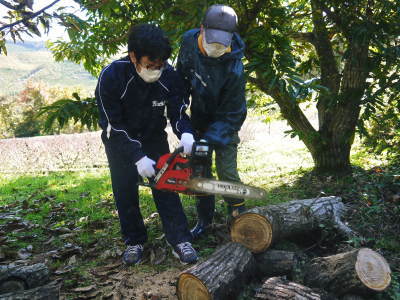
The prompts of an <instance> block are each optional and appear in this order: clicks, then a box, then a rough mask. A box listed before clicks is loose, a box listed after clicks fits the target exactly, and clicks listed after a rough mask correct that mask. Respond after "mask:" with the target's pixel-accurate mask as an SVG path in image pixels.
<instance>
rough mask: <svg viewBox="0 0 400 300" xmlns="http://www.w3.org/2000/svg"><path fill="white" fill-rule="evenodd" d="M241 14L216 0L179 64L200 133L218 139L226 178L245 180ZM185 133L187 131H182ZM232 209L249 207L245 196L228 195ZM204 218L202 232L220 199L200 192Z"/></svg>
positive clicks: (187, 37)
mask: <svg viewBox="0 0 400 300" xmlns="http://www.w3.org/2000/svg"><path fill="white" fill-rule="evenodd" d="M236 29H237V16H236V13H235V11H234V10H233V9H232V8H231V7H229V6H226V5H213V6H211V7H210V8H209V9H208V10H207V12H206V14H205V16H204V19H203V22H202V24H201V27H200V29H192V30H189V31H187V32H186V33H185V34H184V35H183V38H182V42H181V48H180V52H179V57H178V63H177V69H178V72H179V73H180V74H181V76H182V77H183V79H184V80H185V85H186V86H185V89H186V92H187V93H188V94H189V95H190V96H191V121H192V126H193V128H194V130H195V137H193V136H190V135H187V136H185V140H194V139H196V140H197V139H204V140H206V141H208V142H209V143H210V144H212V145H213V147H214V150H215V165H216V169H217V175H218V178H219V179H220V180H226V181H236V182H238V181H240V178H239V175H238V172H237V147H238V143H239V135H238V131H239V130H240V127H241V126H242V124H243V122H244V120H245V118H246V112H247V110H246V98H245V77H244V69H243V63H242V61H241V59H242V57H243V51H244V43H243V41H242V39H241V38H240V36H239V35H238V34H237V33H236ZM182 138H184V137H182ZM224 200H225V202H226V203H227V206H228V213H229V215H231V216H233V217H235V216H237V215H238V214H239V213H241V212H243V211H244V200H243V199H234V198H227V197H225V198H224ZM196 207H197V214H198V221H197V224H196V226H195V227H194V228H193V229H192V230H191V233H192V235H193V237H194V238H198V237H199V236H201V235H202V234H203V233H204V232H205V231H206V229H207V227H208V226H209V225H210V224H211V223H212V219H213V215H214V208H215V199H214V197H213V196H202V197H198V199H197V203H196Z"/></svg>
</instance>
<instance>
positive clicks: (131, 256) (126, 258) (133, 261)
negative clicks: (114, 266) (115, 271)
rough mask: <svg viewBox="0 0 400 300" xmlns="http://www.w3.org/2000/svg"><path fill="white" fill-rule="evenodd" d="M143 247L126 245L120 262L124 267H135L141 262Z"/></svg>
mask: <svg viewBox="0 0 400 300" xmlns="http://www.w3.org/2000/svg"><path fill="white" fill-rule="evenodd" d="M142 256H143V245H140V244H138V245H128V246H127V247H126V249H125V251H124V253H123V254H122V262H123V263H124V264H125V265H137V264H139V263H140V262H141V261H142Z"/></svg>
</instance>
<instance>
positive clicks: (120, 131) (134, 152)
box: [95, 65, 145, 162]
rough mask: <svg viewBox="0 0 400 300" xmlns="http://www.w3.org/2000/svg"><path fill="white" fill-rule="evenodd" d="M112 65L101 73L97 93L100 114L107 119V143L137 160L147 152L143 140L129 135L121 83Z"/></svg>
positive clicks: (129, 158) (133, 160)
mask: <svg viewBox="0 0 400 300" xmlns="http://www.w3.org/2000/svg"><path fill="white" fill-rule="evenodd" d="M110 66H112V65H109V66H108V67H106V68H105V69H104V70H103V71H102V73H101V74H100V77H99V81H98V83H97V87H96V93H95V94H96V100H97V104H98V109H99V113H100V116H101V118H103V119H105V120H106V121H107V125H106V127H105V128H103V130H104V131H106V136H107V138H106V141H105V143H106V144H107V146H109V147H111V149H113V150H115V151H116V152H119V154H120V155H122V156H123V157H124V158H125V159H126V160H127V161H132V162H137V161H138V160H140V159H141V158H142V157H144V156H145V154H144V153H143V152H142V150H141V146H142V145H141V142H140V141H139V140H138V139H136V138H133V137H131V136H129V134H128V130H127V128H126V125H125V124H124V121H123V118H122V115H123V114H122V106H121V100H120V91H119V90H118V86H119V84H118V81H117V80H116V79H115V76H114V75H115V74H113V70H112V68H110Z"/></svg>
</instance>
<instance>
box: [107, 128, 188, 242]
mask: <svg viewBox="0 0 400 300" xmlns="http://www.w3.org/2000/svg"><path fill="white" fill-rule="evenodd" d="M102 138H103V142H104V144H105V150H106V154H107V158H108V163H109V167H110V172H111V181H112V188H113V193H114V198H115V203H116V206H117V210H118V216H119V220H120V225H121V232H122V236H123V239H124V241H125V244H127V245H136V244H144V243H145V242H146V241H147V231H146V228H145V225H144V223H143V217H142V215H141V213H140V208H139V193H138V186H137V182H138V176H139V175H138V172H137V168H136V165H135V162H134V161H127V160H126V159H123V158H122V156H121V155H120V153H119V152H118V151H117V150H118V147H115V146H113V145H112V143H109V142H108V141H106V140H105V139H106V137H104V134H103V136H102ZM142 149H143V151H144V153H146V155H147V156H148V157H149V158H151V159H153V160H154V161H157V160H158V158H159V157H160V156H161V155H163V154H165V153H168V152H169V147H168V142H167V141H166V139H165V140H162V141H157V142H149V143H143V144H142ZM152 194H153V198H154V201H155V204H156V207H157V210H158V213H159V215H160V218H161V222H162V225H163V230H164V233H165V236H166V239H167V241H168V242H169V243H170V244H171V245H176V244H178V243H182V242H188V241H190V240H191V235H190V232H189V229H188V223H187V219H186V215H185V213H184V211H183V208H182V204H181V201H180V199H179V196H178V195H177V194H176V193H172V192H162V191H159V190H155V189H152Z"/></svg>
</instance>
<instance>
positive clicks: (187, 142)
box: [179, 132, 194, 154]
mask: <svg viewBox="0 0 400 300" xmlns="http://www.w3.org/2000/svg"><path fill="white" fill-rule="evenodd" d="M193 143H194V138H193V134H191V133H187V132H185V133H182V136H181V141H180V142H179V146H183V153H184V154H191V153H192V147H193Z"/></svg>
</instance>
